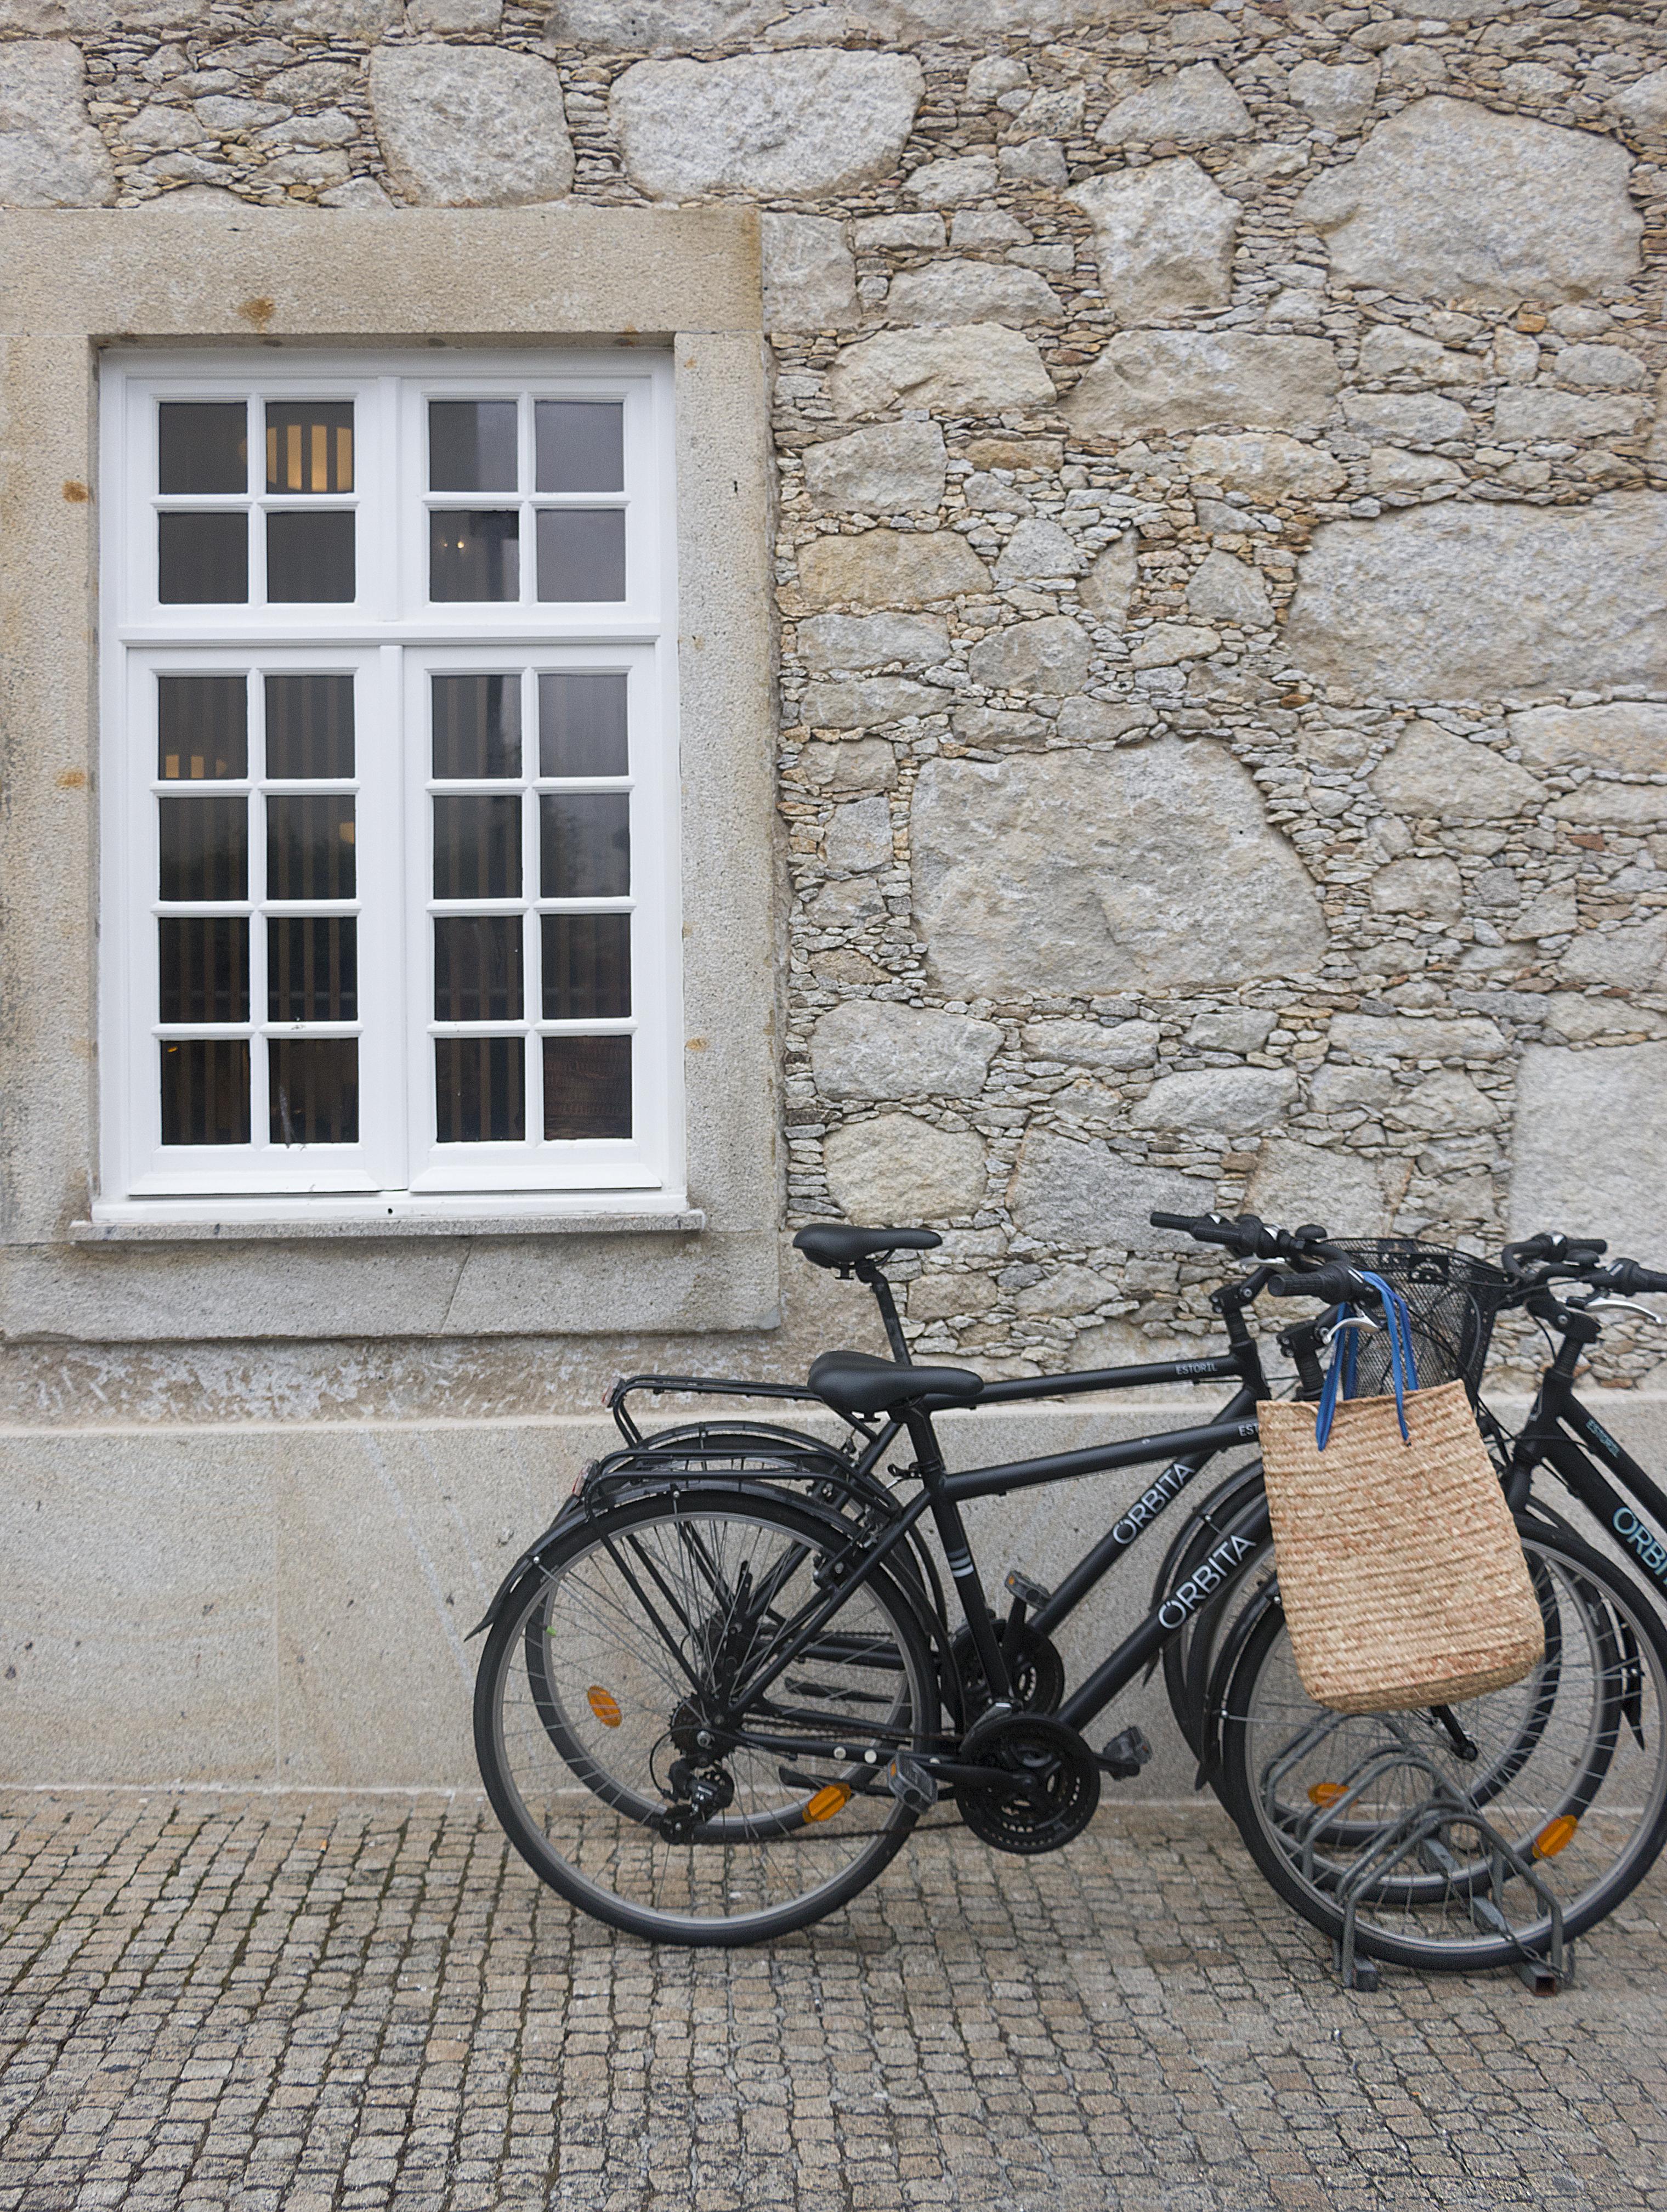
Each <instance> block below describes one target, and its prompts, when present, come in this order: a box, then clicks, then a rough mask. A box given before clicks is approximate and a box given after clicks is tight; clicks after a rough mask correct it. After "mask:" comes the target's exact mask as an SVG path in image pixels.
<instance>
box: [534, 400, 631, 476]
mask: <svg viewBox="0 0 1667 2212" xmlns="http://www.w3.org/2000/svg"><path fill="white" fill-rule="evenodd" d="M533 428H534V438H535V442H536V452H537V463H538V473H537V478H536V482H537V488H538V489H539V490H540V491H623V490H624V489H625V410H624V408H623V407H622V406H621V404H620V403H619V401H618V400H617V399H602V400H596V399H541V400H539V401H537V402H536V405H535V407H534V410H533Z"/></svg>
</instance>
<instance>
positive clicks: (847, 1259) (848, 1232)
mask: <svg viewBox="0 0 1667 2212" xmlns="http://www.w3.org/2000/svg"><path fill="white" fill-rule="evenodd" d="M941 1243H943V1238H942V1237H940V1236H939V1235H938V1233H937V1230H935V1229H852V1228H850V1227H848V1226H847V1225H846V1223H844V1222H843V1221H819V1222H817V1224H816V1225H815V1227H814V1228H812V1229H801V1230H800V1231H799V1233H798V1235H797V1237H795V1238H794V1239H793V1249H794V1250H795V1251H796V1252H803V1255H804V1256H805V1258H806V1259H807V1260H809V1262H810V1263H811V1265H812V1266H813V1267H850V1265H851V1264H852V1261H853V1260H868V1259H871V1258H872V1257H873V1256H874V1255H875V1254H876V1252H931V1251H935V1250H936V1249H937V1247H938V1246H939V1245H940V1244H941Z"/></svg>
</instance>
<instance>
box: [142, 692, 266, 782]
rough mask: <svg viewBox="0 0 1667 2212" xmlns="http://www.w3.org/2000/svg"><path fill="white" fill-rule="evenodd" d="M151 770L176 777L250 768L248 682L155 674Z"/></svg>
mask: <svg viewBox="0 0 1667 2212" xmlns="http://www.w3.org/2000/svg"><path fill="white" fill-rule="evenodd" d="M156 773H157V775H159V776H160V777H161V779H162V780H163V781H165V782H168V783H171V782H173V781H174V779H175V778H176V777H179V778H182V779H185V780H186V781H195V780H196V779H197V778H198V777H199V776H204V777H207V776H213V777H219V776H242V775H248V773H249V685H248V682H247V679H246V678H244V677H241V676H159V677H158V678H157V679H156Z"/></svg>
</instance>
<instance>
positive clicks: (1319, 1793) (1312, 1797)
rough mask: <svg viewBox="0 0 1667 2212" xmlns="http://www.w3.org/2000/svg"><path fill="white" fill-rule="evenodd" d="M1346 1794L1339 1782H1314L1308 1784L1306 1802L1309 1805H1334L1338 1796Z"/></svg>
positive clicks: (1346, 1791)
mask: <svg viewBox="0 0 1667 2212" xmlns="http://www.w3.org/2000/svg"><path fill="white" fill-rule="evenodd" d="M1348 1795H1349V1792H1348V1790H1346V1789H1345V1788H1344V1787H1343V1784H1342V1783H1341V1782H1315V1783H1312V1784H1310V1785H1309V1789H1308V1802H1309V1803H1310V1804H1311V1805H1335V1804H1336V1803H1337V1800H1338V1798H1339V1797H1346V1796H1348Z"/></svg>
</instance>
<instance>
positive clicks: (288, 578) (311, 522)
mask: <svg viewBox="0 0 1667 2212" xmlns="http://www.w3.org/2000/svg"><path fill="white" fill-rule="evenodd" d="M353 533H354V516H353V512H352V509H351V508H349V507H328V508H325V509H324V510H322V511H321V512H318V513H312V514H306V513H290V512H289V511H288V510H287V509H280V510H279V511H277V512H276V513H269V514H268V515H267V518H266V596H267V599H268V600H269V601H270V603H271V604H272V605H275V606H279V605H294V604H295V603H296V602H298V601H299V602H301V603H303V604H306V605H326V604H329V605H337V604H339V603H340V602H341V601H342V600H344V599H352V598H353V596H354V592H355V588H356V585H355V574H354V554H353Z"/></svg>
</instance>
